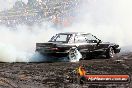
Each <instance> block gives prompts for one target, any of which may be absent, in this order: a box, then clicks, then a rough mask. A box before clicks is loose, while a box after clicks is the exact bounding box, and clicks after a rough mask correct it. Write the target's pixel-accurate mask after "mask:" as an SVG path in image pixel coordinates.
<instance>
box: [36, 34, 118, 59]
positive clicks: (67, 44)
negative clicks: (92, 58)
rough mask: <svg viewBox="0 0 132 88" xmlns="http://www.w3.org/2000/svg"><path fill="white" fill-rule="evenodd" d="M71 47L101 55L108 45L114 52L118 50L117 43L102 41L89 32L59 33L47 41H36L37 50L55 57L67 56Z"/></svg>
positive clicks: (81, 51) (82, 51) (86, 52)
mask: <svg viewBox="0 0 132 88" xmlns="http://www.w3.org/2000/svg"><path fill="white" fill-rule="evenodd" d="M60 35H61V36H62V37H64V36H65V37H66V35H67V37H66V38H65V37H64V39H63V38H61V37H60ZM57 38H60V40H61V41H59V39H57ZM90 38H91V40H90ZM92 39H93V40H92ZM64 40H65V41H64ZM72 47H76V48H77V49H78V51H80V53H85V54H89V53H90V54H91V53H94V54H99V55H103V54H105V53H106V52H107V50H108V48H110V47H113V48H114V50H115V53H119V52H120V48H119V45H118V44H115V43H110V42H102V41H101V40H100V39H98V38H97V37H96V36H93V35H92V34H90V33H78V32H71V33H70V32H69V33H59V34H56V36H54V37H52V38H51V40H49V41H48V42H47V43H36V51H37V52H39V53H42V54H45V55H53V56H54V55H55V56H57V57H59V56H60V57H62V56H67V55H68V53H69V50H70V48H72Z"/></svg>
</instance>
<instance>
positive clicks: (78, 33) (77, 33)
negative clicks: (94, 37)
mask: <svg viewBox="0 0 132 88" xmlns="http://www.w3.org/2000/svg"><path fill="white" fill-rule="evenodd" d="M59 34H76V35H80V34H91V33H85V32H64V33H59Z"/></svg>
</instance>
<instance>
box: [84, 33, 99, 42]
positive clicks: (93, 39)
mask: <svg viewBox="0 0 132 88" xmlns="http://www.w3.org/2000/svg"><path fill="white" fill-rule="evenodd" d="M86 38H87V42H88V43H97V42H98V39H97V38H95V37H94V36H93V35H91V34H88V35H86Z"/></svg>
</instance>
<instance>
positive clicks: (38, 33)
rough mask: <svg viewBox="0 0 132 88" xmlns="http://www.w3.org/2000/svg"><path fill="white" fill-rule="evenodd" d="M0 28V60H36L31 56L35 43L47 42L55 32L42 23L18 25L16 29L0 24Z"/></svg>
mask: <svg viewBox="0 0 132 88" xmlns="http://www.w3.org/2000/svg"><path fill="white" fill-rule="evenodd" d="M48 25H49V24H48ZM0 29H1V30H0V36H1V37H0V62H32V61H37V60H34V59H35V58H32V57H33V55H34V53H35V45H36V43H37V42H39V43H42V42H47V41H48V39H50V37H52V36H53V35H55V33H56V32H57V31H56V30H55V29H52V28H51V27H47V26H46V25H44V24H43V25H42V26H39V27H38V26H33V27H28V26H25V25H19V26H17V30H13V29H9V28H7V27H4V26H0ZM35 57H36V56H35ZM38 60H39V59H38Z"/></svg>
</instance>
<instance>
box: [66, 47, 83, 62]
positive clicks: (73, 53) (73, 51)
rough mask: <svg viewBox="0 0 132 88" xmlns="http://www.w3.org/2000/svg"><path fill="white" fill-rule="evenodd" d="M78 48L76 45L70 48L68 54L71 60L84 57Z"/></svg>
mask: <svg viewBox="0 0 132 88" xmlns="http://www.w3.org/2000/svg"><path fill="white" fill-rule="evenodd" d="M78 52H79V51H78V50H77V48H76V47H72V48H71V49H70V50H69V54H68V58H69V60H70V61H73V62H74V61H76V60H77V59H79V60H80V59H81V58H82V57H79V54H80V55H81V53H80V52H79V54H78Z"/></svg>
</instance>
